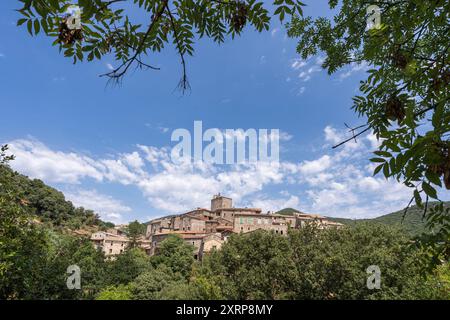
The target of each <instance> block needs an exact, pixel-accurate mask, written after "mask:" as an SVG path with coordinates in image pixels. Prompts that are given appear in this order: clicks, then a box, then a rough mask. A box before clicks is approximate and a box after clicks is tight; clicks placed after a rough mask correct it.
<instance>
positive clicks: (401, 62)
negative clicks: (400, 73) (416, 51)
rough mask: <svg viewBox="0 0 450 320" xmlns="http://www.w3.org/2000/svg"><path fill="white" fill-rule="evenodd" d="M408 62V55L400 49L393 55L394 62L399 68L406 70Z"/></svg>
mask: <svg viewBox="0 0 450 320" xmlns="http://www.w3.org/2000/svg"><path fill="white" fill-rule="evenodd" d="M408 62H409V59H408V57H407V56H406V54H404V53H403V52H402V51H401V50H400V49H398V50H397V51H396V52H395V53H394V54H393V55H392V64H393V65H394V66H395V67H397V68H400V69H402V70H404V69H405V68H406V66H407V65H408Z"/></svg>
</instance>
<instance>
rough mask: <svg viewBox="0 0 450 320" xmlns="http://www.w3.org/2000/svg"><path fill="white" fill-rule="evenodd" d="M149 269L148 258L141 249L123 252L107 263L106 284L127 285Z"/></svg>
mask: <svg viewBox="0 0 450 320" xmlns="http://www.w3.org/2000/svg"><path fill="white" fill-rule="evenodd" d="M150 268H151V266H150V258H149V257H148V256H147V254H146V253H145V252H144V251H143V250H142V249H140V248H131V249H129V250H125V252H124V253H123V254H120V255H118V256H117V258H115V259H114V260H112V261H110V262H108V277H107V283H108V284H109V285H120V284H123V285H125V284H128V283H130V282H131V281H133V280H134V279H135V278H136V277H137V276H139V275H140V274H141V273H143V272H146V271H148V270H150Z"/></svg>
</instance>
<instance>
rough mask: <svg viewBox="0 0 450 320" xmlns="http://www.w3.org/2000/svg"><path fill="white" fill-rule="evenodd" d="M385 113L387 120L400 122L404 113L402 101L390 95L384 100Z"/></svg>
mask: <svg viewBox="0 0 450 320" xmlns="http://www.w3.org/2000/svg"><path fill="white" fill-rule="evenodd" d="M385 115H386V117H387V118H388V119H389V120H392V121H395V120H397V121H398V123H400V122H401V121H402V120H403V119H404V118H405V115H406V112H405V107H404V105H403V102H402V101H401V100H400V99H399V98H398V97H397V96H391V97H390V98H389V99H388V100H387V101H386V106H385Z"/></svg>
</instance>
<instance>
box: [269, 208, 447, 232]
mask: <svg viewBox="0 0 450 320" xmlns="http://www.w3.org/2000/svg"><path fill="white" fill-rule="evenodd" d="M432 205H433V203H430V206H432ZM444 207H450V201H447V202H445V204H444ZM294 212H300V211H299V210H296V209H293V208H285V209H282V210H280V211H278V212H277V213H279V214H284V215H292V214H293V213H294ZM403 213H404V210H403V209H402V210H399V211H396V212H392V213H389V214H386V215H383V216H380V217H377V218H373V219H346V218H333V217H328V219H329V220H331V221H335V222H339V223H343V224H346V225H354V224H357V223H361V222H376V223H382V224H387V225H398V226H401V227H402V228H404V229H405V231H407V232H408V233H409V234H411V235H413V236H415V235H418V234H420V233H422V232H424V231H425V221H424V220H423V209H420V208H418V207H417V206H411V207H410V208H409V209H408V212H407V213H406V215H405V217H404V219H403Z"/></svg>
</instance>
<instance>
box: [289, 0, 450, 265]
mask: <svg viewBox="0 0 450 320" xmlns="http://www.w3.org/2000/svg"><path fill="white" fill-rule="evenodd" d="M370 5H376V6H377V8H378V9H377V10H376V11H378V12H379V14H380V19H381V23H380V24H379V25H377V24H373V23H370V25H368V22H370V21H371V17H372V15H373V14H374V12H373V11H372V9H370V7H369V6H370ZM329 6H330V8H331V9H333V10H335V12H336V14H334V16H333V17H331V18H326V17H319V18H316V19H312V18H311V17H295V18H294V19H293V20H292V22H291V23H289V24H288V35H289V36H290V37H293V38H296V39H298V46H297V51H298V53H299V54H300V55H301V56H302V58H307V57H309V56H311V55H315V54H324V55H325V60H324V63H323V67H324V68H326V69H327V70H328V72H329V73H330V74H331V73H333V72H335V71H336V70H338V69H339V68H342V67H344V66H349V65H352V64H353V65H354V64H359V63H365V64H367V65H368V66H369V68H370V69H369V70H368V71H367V72H368V76H367V79H365V80H364V81H361V85H360V94H359V95H357V96H355V97H354V98H353V102H354V104H353V109H354V110H355V112H356V113H357V114H358V115H359V116H361V117H363V118H364V119H366V121H367V123H366V124H365V125H361V126H358V127H357V128H358V129H359V130H360V132H358V133H357V134H356V136H357V135H360V134H362V133H364V132H367V131H369V130H371V131H373V133H374V134H375V135H376V136H377V137H378V138H379V139H380V146H379V149H378V150H377V151H375V152H374V153H375V157H374V158H372V159H371V161H372V162H374V163H376V164H377V167H376V168H375V171H374V174H377V173H379V172H382V174H383V175H384V176H385V177H386V178H393V179H396V180H398V181H399V182H402V183H403V184H405V185H406V186H408V187H410V188H412V189H413V194H414V195H413V197H412V198H411V202H412V201H415V202H416V204H417V205H418V206H420V207H421V208H423V209H424V215H425V214H426V212H427V203H428V200H429V199H439V192H438V191H439V190H440V189H441V188H443V187H445V188H447V189H450V141H449V135H450V103H449V99H450V90H449V88H450V85H449V83H450V66H449V61H450V60H449V48H450V41H449V37H448V34H449V31H450V27H449V24H448V21H449V19H450V6H449V4H448V1H444V0H436V1H420V0H411V1H400V0H393V1H384V2H382V1H375V2H370V3H367V2H366V1H363V0H343V1H338V0H330V1H329ZM363 128H364V129H363ZM440 216H441V217H444V216H445V212H441V214H440ZM440 219H442V218H440ZM445 219H448V215H447V218H445ZM443 228H445V230H443V231H442V232H443V233H446V234H447V239H446V240H445V242H446V246H447V247H448V241H449V236H448V234H449V231H450V229H449V226H448V224H444V225H443ZM441 251H442V252H443V251H445V250H443V249H442V250H441ZM441 258H442V257H441ZM444 258H447V259H448V258H449V256H448V255H447V256H445V257H444Z"/></svg>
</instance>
